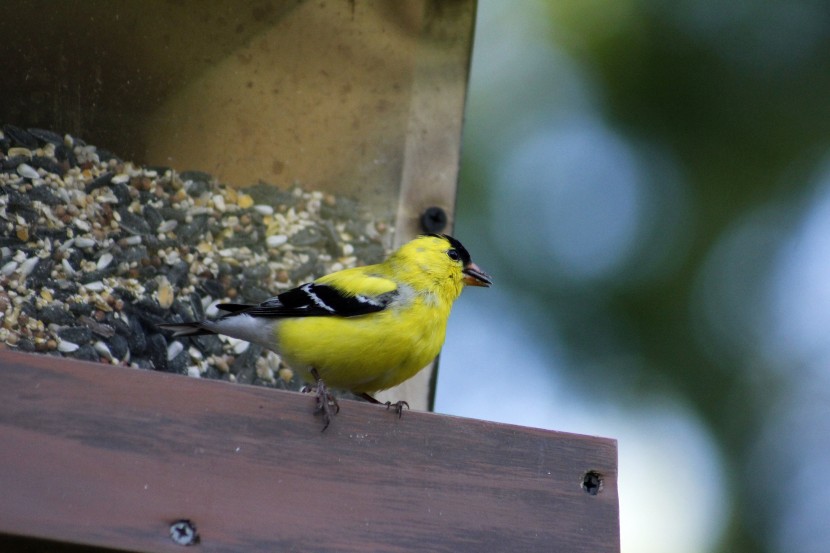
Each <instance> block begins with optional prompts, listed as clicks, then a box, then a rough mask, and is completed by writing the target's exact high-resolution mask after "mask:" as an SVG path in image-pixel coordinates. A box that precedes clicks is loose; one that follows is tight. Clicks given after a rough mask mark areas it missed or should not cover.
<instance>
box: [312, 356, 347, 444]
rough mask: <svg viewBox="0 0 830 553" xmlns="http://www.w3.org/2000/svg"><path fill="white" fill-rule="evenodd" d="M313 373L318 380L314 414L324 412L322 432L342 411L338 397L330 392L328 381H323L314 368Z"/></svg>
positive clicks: (315, 390)
mask: <svg viewBox="0 0 830 553" xmlns="http://www.w3.org/2000/svg"><path fill="white" fill-rule="evenodd" d="M311 374H312V375H313V376H314V379H315V380H316V381H317V385H316V386H315V389H314V395H315V400H316V403H315V406H314V414H315V415H316V414H318V413H320V414H322V416H323V430H321V431H320V432H325V430H326V428H328V427H329V424H331V421H332V419H333V418H334V416H335V415H336V414H337V413H339V412H340V404H339V403H337V398H335V397H334V396H333V395H332V393H331V392H329V388H328V386H326V383H325V382H323V379H322V378H320V375H319V374H318V373H317V371H316V370H314V369H312V371H311Z"/></svg>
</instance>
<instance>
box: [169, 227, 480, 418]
mask: <svg viewBox="0 0 830 553" xmlns="http://www.w3.org/2000/svg"><path fill="white" fill-rule="evenodd" d="M492 282H493V281H492V279H491V278H490V276H489V275H487V273H485V272H484V271H482V270H481V269H480V268H479V267H478V266H477V265H476V264H475V263H473V262H472V260H471V259H470V254H469V252H467V249H466V248H465V247H464V246H463V245H462V244H461V242H459V241H458V240H456V239H455V238H453V237H451V236H448V235H445V234H442V235H438V234H430V235H425V236H420V237H418V238H415V239H414V240H412V241H410V242H408V243H406V244H404V245H403V246H401V247H400V248H399V249H398V250H396V251H395V252H393V253H392V254H390V255H389V257H388V258H387V259H386V260H385V261H383V262H382V263H379V264H377V265H368V266H365V267H355V268H353V269H344V270H342V271H337V272H335V273H331V274H329V275H326V276H324V277H321V278H319V279H317V280H315V281H314V282H310V283H307V284H303V285H301V286H298V287H297V288H293V289H291V290H288V291H287V292H283V293H282V294H280V295H278V296H275V297H273V298H269V299H267V300H265V301H264V302H262V303H261V304H259V305H240V304H232V303H224V304H219V305H218V307H219V308H220V309H222V310H224V311H228V312H229V314H227V315H224V316H223V317H220V318H218V319H216V320H213V321H208V320H205V321H199V322H192V323H180V324H163V325H159V326H161V327H162V328H165V329H168V330H173V331H174V334H173V337H178V336H196V335H199V334H225V335H227V336H232V337H234V338H239V339H242V340H247V341H249V342H253V343H255V344H259V345H261V346H263V347H265V348H268V349H271V350H273V351H275V352H277V353H279V354H280V355H281V356H282V359H283V361H285V363H286V364H288V365H289V366H290V367H292V368H293V369H294V370H295V371H298V372H299V374H300V375H302V376H303V378H304V379H305V380H306V381H308V382H313V383H314V384H315V385H316V393H317V409H316V412H320V413H322V415H323V421H324V426H323V430H325V429H326V427H328V425H329V423H330V421H331V417H332V416H333V415H334V414H336V413H337V411H339V410H340V408H339V405H338V404H337V401H336V400H335V399H334V397H333V396H332V395H331V394H330V393H329V392H328V389H327V387H326V386H327V385H328V386H331V387H333V388H339V389H343V390H348V391H350V392H353V393H355V394H357V395H359V396H361V397H363V398H364V399H366V400H368V401H370V402H372V403H380V402H378V401H377V400H376V399H375V398H373V397H372V396H371V395H370V394H371V393H373V392H377V391H380V390H385V389H387V388H391V387H393V386H396V385H398V384H400V383H401V382H403V381H405V380H408V379H409V378H411V377H413V376H414V375H415V374H416V373H417V372H418V371H420V370H421V369H422V368H424V367H425V366H426V365H428V364H429V363H430V362H431V361H432V360H433V359H435V357H436V356H437V355H438V353H439V351H440V350H441V346H442V345H443V344H444V338H445V336H446V330H447V319H448V318H449V315H450V309H451V308H452V304H453V302H454V301H455V300H456V299H458V296H459V295H460V294H461V290H462V289H463V288H464V286H465V285H469V286H490V285H491V284H492ZM386 405H387V407H389V406H390V403H389V402H387V403H386ZM404 406H407V407H408V404H407V403H406V402H405V401H399V402H397V403H396V404H395V405H394V407H395V409H396V411H397V413H398V415H400V414H401V411H402V409H403V407H404Z"/></svg>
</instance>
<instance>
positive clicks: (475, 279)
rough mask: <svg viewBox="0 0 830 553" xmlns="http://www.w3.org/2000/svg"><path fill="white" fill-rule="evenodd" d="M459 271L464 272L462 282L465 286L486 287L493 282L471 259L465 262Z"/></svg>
mask: <svg viewBox="0 0 830 553" xmlns="http://www.w3.org/2000/svg"><path fill="white" fill-rule="evenodd" d="M461 272H462V273H464V284H466V285H467V286H484V287H485V288H486V287H488V286H490V285H491V284H493V279H492V278H490V275H488V274H487V273H485V272H484V271H482V270H481V269H479V267H478V265H476V264H475V263H473V262H472V261H471V262H469V263H467V265H465V266H464V269H462V271H461Z"/></svg>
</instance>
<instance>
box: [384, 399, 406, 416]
mask: <svg viewBox="0 0 830 553" xmlns="http://www.w3.org/2000/svg"><path fill="white" fill-rule="evenodd" d="M404 407H406V408H407V409H409V404H408V403H407V402H405V401H403V400H400V401H396V402H395V403H392V402H391V401H387V402H386V410H387V411H388V410H389V409H393V408H394V409H395V414H396V415H398V418H401V417H402V416H403V408H404Z"/></svg>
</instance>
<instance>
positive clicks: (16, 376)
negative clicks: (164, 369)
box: [0, 350, 619, 552]
mask: <svg viewBox="0 0 830 553" xmlns="http://www.w3.org/2000/svg"><path fill="white" fill-rule="evenodd" d="M0 378H2V382H1V383H0V534H6V535H7V536H12V537H14V539H16V540H19V539H20V537H21V536H22V537H26V538H37V539H44V540H55V541H57V542H62V543H76V544H85V545H93V546H98V547H106V548H112V549H122V550H130V551H180V550H181V549H182V546H180V545H177V544H175V543H174V542H173V541H172V540H171V538H170V535H169V528H170V524H171V523H172V522H174V521H176V520H178V519H189V520H191V521H192V522H193V523H194V524H195V525H196V528H197V530H198V532H199V536H200V538H201V540H200V543H199V544H198V545H196V546H194V548H195V549H196V550H204V551H318V552H325V551H447V552H463V551H471V552H472V551H475V552H481V551H572V552H578V551H591V552H604V551H608V552H616V551H619V518H618V503H617V471H616V462H617V450H616V442H615V441H614V440H611V439H606V438H597V437H589V436H581V435H575V434H567V433H560V432H552V431H547V430H539V429H534V428H524V427H518V426H512V425H505V424H497V423H492V422H485V421H480V420H474V419H465V418H459V417H452V416H446V415H437V414H434V413H424V412H416V411H407V412H405V413H404V414H403V417H402V418H401V419H398V418H397V417H396V416H395V415H394V414H393V413H392V412H388V411H386V410H385V409H384V408H383V407H379V406H375V405H369V404H366V403H361V402H357V401H348V400H343V401H341V407H342V409H341V411H340V414H339V415H337V417H336V418H335V419H334V421H333V422H332V424H331V426H330V427H329V429H328V430H326V431H325V432H321V431H320V429H321V428H322V423H321V421H320V418H319V417H316V416H314V415H313V409H314V399H313V398H312V397H310V396H308V395H304V394H299V393H292V392H284V391H280V390H273V389H267V388H262V387H254V386H243V385H233V384H228V383H224V382H218V381H207V380H199V379H193V378H188V377H184V376H179V375H172V374H164V373H158V372H151V371H143V370H138V369H127V368H123V367H113V366H106V365H102V364H97V363H88V362H81V361H75V360H70V359H64V358H58V357H53V356H46V355H32V354H23V353H18V352H13V351H8V350H6V351H0ZM494 401H495V399H494ZM588 471H595V472H596V473H598V474H599V475H601V476H602V479H603V485H602V490H601V491H600V492H599V493H598V494H596V495H591V494H589V493H586V491H585V489H584V488H583V486H582V479H583V475H584V474H585V473H586V472H588ZM0 543H2V541H1V540H0ZM15 543H19V541H18V542H15Z"/></svg>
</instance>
